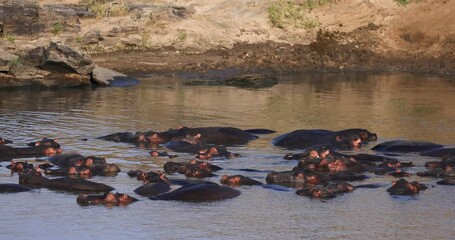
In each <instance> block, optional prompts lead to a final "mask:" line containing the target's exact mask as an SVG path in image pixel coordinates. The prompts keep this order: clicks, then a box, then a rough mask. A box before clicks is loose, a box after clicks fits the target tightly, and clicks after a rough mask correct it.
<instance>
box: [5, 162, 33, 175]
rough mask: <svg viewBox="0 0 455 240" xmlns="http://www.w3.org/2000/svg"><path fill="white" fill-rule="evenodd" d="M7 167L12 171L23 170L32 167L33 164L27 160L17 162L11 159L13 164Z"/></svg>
mask: <svg viewBox="0 0 455 240" xmlns="http://www.w3.org/2000/svg"><path fill="white" fill-rule="evenodd" d="M6 168H8V169H11V171H12V172H22V171H25V170H27V169H32V168H33V164H30V163H28V162H27V161H25V162H15V161H13V160H11V164H10V165H8V166H6Z"/></svg>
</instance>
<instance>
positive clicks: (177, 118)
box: [0, 73, 455, 239]
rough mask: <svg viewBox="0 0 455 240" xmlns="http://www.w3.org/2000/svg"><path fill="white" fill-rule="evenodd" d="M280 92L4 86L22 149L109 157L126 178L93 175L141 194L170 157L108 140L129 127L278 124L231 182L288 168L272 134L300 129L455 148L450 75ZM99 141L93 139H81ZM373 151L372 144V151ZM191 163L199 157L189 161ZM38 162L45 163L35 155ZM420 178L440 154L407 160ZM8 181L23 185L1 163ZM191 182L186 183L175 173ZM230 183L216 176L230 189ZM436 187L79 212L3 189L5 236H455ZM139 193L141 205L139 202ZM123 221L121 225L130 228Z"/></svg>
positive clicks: (447, 191)
mask: <svg viewBox="0 0 455 240" xmlns="http://www.w3.org/2000/svg"><path fill="white" fill-rule="evenodd" d="M279 79H280V82H279V84H277V85H275V86H273V87H272V88H268V89H260V90H252V89H240V88H235V87H220V86H187V85H184V84H183V83H182V82H181V80H180V79H178V78H176V77H175V78H173V77H165V78H164V77H153V78H152V77H150V78H145V77H144V78H141V79H140V80H141V84H140V85H139V86H135V87H131V88H98V89H56V90H36V91H34V90H8V91H5V90H2V91H0V136H1V137H4V138H7V139H12V140H14V142H15V145H16V146H24V144H25V143H27V142H30V141H34V140H37V139H40V138H43V137H52V138H58V139H59V140H60V143H61V145H62V146H63V149H64V151H65V152H69V151H75V152H79V153H81V154H83V155H98V156H104V157H106V158H107V159H108V161H109V162H113V163H116V164H118V165H119V166H120V167H121V169H122V172H121V173H120V174H119V175H118V176H116V177H94V178H93V179H92V180H93V181H97V182H102V183H106V184H109V185H111V186H113V187H115V188H116V189H117V190H118V191H119V192H125V193H129V194H132V195H133V196H136V195H134V193H133V190H134V189H135V188H136V187H138V186H139V184H140V183H139V182H137V181H136V180H135V179H130V178H129V177H128V176H127V175H126V172H127V171H128V170H131V169H143V170H155V169H160V168H162V166H163V165H164V163H165V161H166V159H153V158H151V157H150V156H149V155H148V151H149V150H150V149H145V148H137V147H134V146H132V145H129V144H124V143H113V142H107V141H101V140H97V139H95V138H96V137H98V136H102V135H106V134H109V133H113V132H119V131H132V132H134V131H138V130H141V131H146V130H150V129H153V130H166V129H168V128H170V127H177V126H181V125H185V126H195V127H199V126H234V127H238V128H242V129H248V128H270V129H274V130H276V131H277V133H276V134H272V135H264V136H261V137H260V138H259V139H258V140H256V141H253V142H251V143H249V144H248V145H247V146H241V147H232V148H230V149H229V150H230V151H231V152H237V153H240V154H241V155H242V157H240V158H237V159H233V160H217V161H216V162H215V164H218V165H220V166H222V167H223V168H224V170H222V171H221V172H219V173H218V174H219V175H220V176H221V175H224V174H239V172H238V171H237V170H236V169H240V168H254V169H259V170H264V172H255V173H248V172H243V173H240V174H244V175H248V176H250V177H252V178H255V179H257V180H259V181H262V182H265V176H266V174H267V172H266V171H270V170H275V171H283V170H289V169H291V168H292V167H294V166H295V165H296V162H291V161H284V160H282V157H283V156H284V154H285V153H288V152H289V151H288V150H284V149H281V148H278V147H274V146H272V145H271V144H270V141H271V139H272V138H274V137H276V136H277V135H279V134H282V133H285V132H288V131H292V130H295V129H316V128H317V129H330V130H340V129H345V128H351V127H359V128H366V129H369V130H371V131H373V132H376V133H377V134H378V136H379V141H385V140H390V139H411V140H425V141H432V142H436V143H441V144H445V145H449V146H453V145H455V111H454V110H453V103H454V102H455V83H454V82H453V81H452V80H451V79H447V78H436V77H428V76H412V75H366V74H360V73H356V74H306V75H303V74H295V75H292V74H291V75H286V76H279ZM83 139H88V140H87V141H82V140H83ZM369 148H371V145H370V146H366V147H365V148H363V149H361V151H362V152H370V150H369ZM179 156H180V157H179V160H182V161H183V160H189V159H190V158H191V156H190V155H185V154H179ZM28 160H29V161H31V162H33V163H34V159H28ZM400 160H403V161H413V162H414V163H415V164H416V167H415V168H412V169H410V170H409V172H411V173H415V172H417V171H421V170H423V163H424V162H425V161H428V160H429V158H423V157H419V156H416V155H412V154H411V155H409V154H408V155H406V156H403V157H401V158H400ZM0 165H2V166H3V167H0V179H1V180H0V182H2V183H6V182H17V175H13V176H11V174H10V173H9V172H8V171H7V170H8V169H6V168H5V167H4V166H5V165H7V164H6V163H0ZM171 177H179V176H171ZM219 178H220V177H219V176H216V177H213V178H211V179H210V180H212V181H215V182H218V181H219ZM411 179H413V180H417V181H421V182H424V183H427V184H429V185H430V188H429V189H428V190H426V191H423V192H421V193H420V194H419V195H417V196H415V197H399V198H395V197H390V196H389V195H388V193H387V192H386V191H385V190H386V189H387V188H388V187H389V186H390V182H391V181H392V179H391V178H390V177H387V176H374V175H371V176H370V178H369V179H368V180H366V182H379V183H383V184H384V187H381V188H378V189H357V190H356V191H354V192H353V193H350V194H345V195H343V196H340V197H338V198H336V199H331V200H325V201H320V200H314V199H308V198H305V197H301V196H297V195H296V194H294V191H295V190H293V189H289V191H286V192H281V191H273V190H270V189H265V188H262V187H257V186H256V187H240V188H239V189H240V190H241V191H242V195H241V196H240V197H238V198H235V199H232V200H228V201H223V202H215V203H205V204H191V203H179V202H155V201H151V200H148V199H145V198H140V197H139V198H140V199H141V201H139V202H138V203H134V204H132V205H130V206H127V207H115V208H105V207H99V206H89V207H80V206H78V205H77V204H76V196H75V195H74V194H68V193H62V192H56V191H50V190H47V189H40V190H36V191H34V192H29V193H19V194H2V195H1V199H2V205H3V206H4V207H2V208H1V210H0V211H1V215H2V219H3V220H2V222H1V224H0V238H2V239H9V238H11V239H30V238H32V237H33V238H38V239H49V238H51V239H52V238H56V237H57V236H65V238H68V239H76V238H77V239H80V238H81V237H82V238H90V239H93V238H98V237H99V236H101V235H102V236H115V237H116V238H119V239H124V238H132V239H143V238H145V237H152V238H159V237H160V238H165V239H183V238H185V239H186V238H194V239H196V238H204V239H207V238H210V239H213V238H219V239H239V238H245V237H246V236H248V238H249V239H256V238H257V239H277V238H280V239H283V238H285V239H295V238H299V239H311V238H315V239H340V238H343V239H366V238H375V239H399V238H406V239H426V238H432V239H447V238H450V237H449V236H452V235H453V234H455V231H454V230H453V228H452V226H453V224H455V222H454V221H455V220H454V219H455V209H454V208H453V207H452V205H453V204H454V203H455V200H454V199H455V198H454V197H455V188H453V187H450V186H439V185H436V184H435V182H436V181H435V180H433V179H424V178H419V177H415V176H413V177H411ZM136 197H137V196H136ZM119 226H120V227H119Z"/></svg>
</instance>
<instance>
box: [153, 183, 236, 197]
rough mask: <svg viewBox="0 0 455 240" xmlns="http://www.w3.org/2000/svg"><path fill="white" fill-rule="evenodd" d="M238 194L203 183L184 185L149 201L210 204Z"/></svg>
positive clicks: (215, 185)
mask: <svg viewBox="0 0 455 240" xmlns="http://www.w3.org/2000/svg"><path fill="white" fill-rule="evenodd" d="M240 194H241V192H240V191H239V190H235V189H232V188H229V187H225V186H220V185H218V184H216V183H213V182H203V183H193V184H188V185H184V186H182V187H180V188H178V189H176V190H174V191H172V192H168V193H164V194H161V195H158V196H156V197H152V198H150V199H152V200H174V201H185V202H210V201H220V200H225V199H231V198H235V197H237V196H239V195H240Z"/></svg>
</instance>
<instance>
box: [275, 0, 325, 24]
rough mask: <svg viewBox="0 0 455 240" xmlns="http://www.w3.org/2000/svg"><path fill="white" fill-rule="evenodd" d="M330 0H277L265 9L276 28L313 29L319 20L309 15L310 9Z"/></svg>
mask: <svg viewBox="0 0 455 240" xmlns="http://www.w3.org/2000/svg"><path fill="white" fill-rule="evenodd" d="M331 1H332V0H304V1H298V0H278V1H274V2H272V3H271V4H270V6H269V7H268V9H267V11H268V14H269V19H270V21H271V23H272V25H273V26H275V27H278V28H283V29H287V28H304V29H307V30H312V29H315V28H316V27H317V26H318V25H319V22H318V21H317V19H315V18H313V17H311V14H310V13H311V11H312V10H313V9H314V8H316V7H318V6H322V5H325V4H327V3H329V2H331Z"/></svg>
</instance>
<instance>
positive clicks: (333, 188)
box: [295, 182, 355, 198]
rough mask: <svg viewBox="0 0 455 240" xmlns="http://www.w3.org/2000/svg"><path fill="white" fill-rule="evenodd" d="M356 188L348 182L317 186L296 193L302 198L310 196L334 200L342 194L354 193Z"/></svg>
mask: <svg viewBox="0 0 455 240" xmlns="http://www.w3.org/2000/svg"><path fill="white" fill-rule="evenodd" d="M354 189H355V187H354V186H352V185H351V184H349V183H346V182H333V183H327V184H325V185H323V186H315V187H312V188H303V189H300V190H297V191H296V192H295V193H296V194H297V195H300V196H309V197H314V198H334V197H335V196H336V195H338V194H341V193H348V192H352V191H354Z"/></svg>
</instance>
